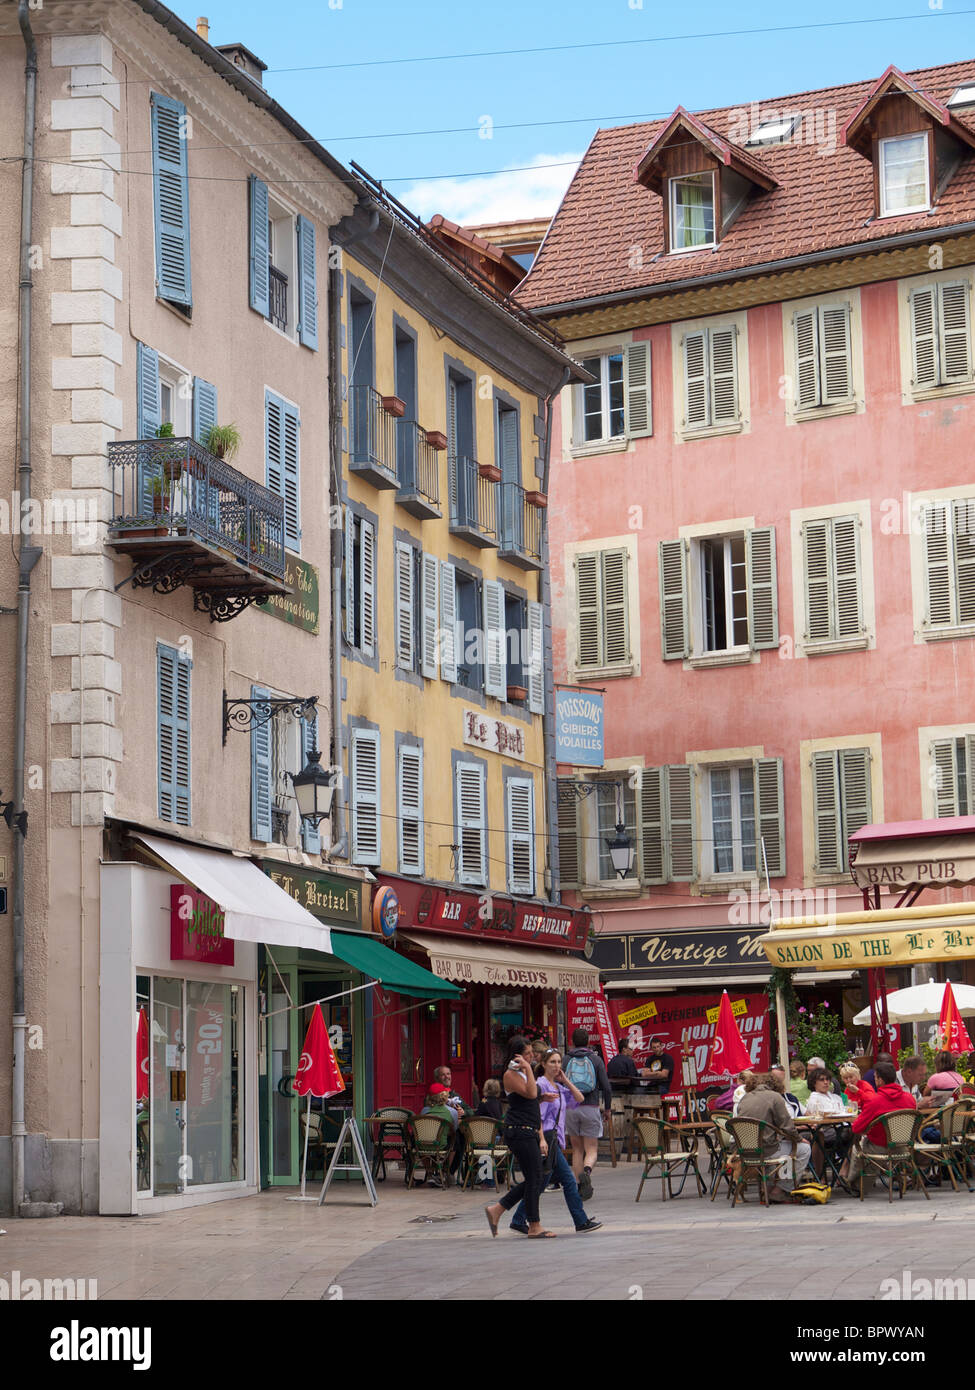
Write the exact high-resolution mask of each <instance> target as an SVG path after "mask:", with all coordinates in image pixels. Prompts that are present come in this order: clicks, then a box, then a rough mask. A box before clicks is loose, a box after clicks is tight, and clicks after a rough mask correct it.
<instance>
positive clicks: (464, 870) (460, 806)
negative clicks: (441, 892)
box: [457, 763, 486, 884]
mask: <svg viewBox="0 0 975 1390" xmlns="http://www.w3.org/2000/svg"><path fill="white" fill-rule="evenodd" d="M457 832H458V836H459V843H460V850H459V859H458V863H459V872H458V877H459V879H460V881H461V883H476V884H483V883H485V882H486V874H485V844H484V842H485V839H486V833H485V832H486V826H485V815H484V769H483V768H482V767H480V766H479V765H478V764H477V763H458V764H457Z"/></svg>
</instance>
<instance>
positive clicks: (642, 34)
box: [168, 0, 975, 223]
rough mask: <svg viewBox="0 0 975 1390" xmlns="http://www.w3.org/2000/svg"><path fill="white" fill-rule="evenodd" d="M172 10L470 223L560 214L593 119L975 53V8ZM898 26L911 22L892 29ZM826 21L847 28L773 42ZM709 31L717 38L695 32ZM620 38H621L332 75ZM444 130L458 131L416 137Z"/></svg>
mask: <svg viewBox="0 0 975 1390" xmlns="http://www.w3.org/2000/svg"><path fill="white" fill-rule="evenodd" d="M168 2H169V4H170V5H171V7H172V8H173V9H174V10H175V11H176V12H177V13H178V14H179V16H180V17H181V18H182V19H183V20H185V21H186V22H187V23H188V24H190V25H195V23H196V19H197V16H198V15H200V14H206V15H207V17H208V18H209V20H210V42H211V43H216V44H221V43H231V42H235V41H239V42H242V43H244V44H246V45H247V47H248V48H250V49H252V50H253V52H255V53H256V54H258V56H259V57H260V58H261V59H262V60H263V61H264V62H265V63H267V65H268V69H269V71H268V72H267V73H265V85H266V87H267V88H268V90H269V92H270V93H271V94H272V95H273V96H274V97H276V98H277V100H278V101H279V102H280V103H281V104H282V105H283V106H284V107H286V108H287V110H289V111H290V112H291V113H292V115H293V116H295V118H296V119H297V120H299V121H300V122H301V123H302V125H304V126H305V127H306V128H307V129H308V131H309V132H310V133H311V134H312V135H314V136H316V137H318V138H319V139H320V140H321V141H322V143H323V144H325V145H326V146H327V147H328V148H329V149H330V150H331V151H332V153H333V154H335V155H336V156H337V157H338V158H339V159H341V160H342V161H343V163H348V161H349V160H350V159H355V160H356V161H357V162H358V163H359V164H361V165H362V166H363V167H364V168H365V169H367V170H368V171H369V172H370V173H372V174H374V175H375V176H376V177H378V178H382V179H384V180H386V181H387V182H388V184H389V187H390V191H391V192H393V193H394V194H395V195H396V196H397V197H398V198H400V199H401V200H402V201H403V202H405V203H406V204H407V205H408V206H410V207H412V208H413V209H414V210H415V211H416V212H418V213H420V214H421V215H423V216H425V217H429V216H431V215H432V214H433V213H434V212H442V213H444V215H445V216H447V217H450V218H453V219H454V220H456V221H459V222H467V223H476V222H484V221H493V220H495V219H503V218H514V217H517V216H519V215H525V216H541V215H543V214H548V213H552V212H554V211H555V209H556V207H557V206H558V202H559V199H560V197H561V195H562V193H563V191H564V189H565V187H566V185H567V184H568V181H569V178H570V177H571V174H572V170H573V167H574V165H575V163H576V162H577V161H578V159H579V157H580V155H581V154H582V153H583V151H584V150H585V148H586V146H587V145H588V143H589V140H590V139H591V137H592V134H593V132H594V130H595V129H596V128H597V126H600V125H603V126H606V125H619V124H625V123H627V121H632V120H639V119H649V118H650V117H653V116H656V115H665V114H669V112H671V111H672V110H673V109H674V107H675V106H677V105H678V104H680V105H683V106H685V107H687V108H688V109H689V110H695V109H700V108H704V107H709V106H726V105H736V104H738V103H741V104H742V105H744V104H747V103H748V102H751V101H753V100H771V99H773V98H776V97H779V96H784V95H788V94H789V93H791V92H800V91H804V90H808V89H810V88H815V87H826V86H830V85H833V84H835V83H841V82H850V81H855V80H858V79H863V78H868V77H879V75H880V73H881V72H882V71H883V70H884V68H885V67H886V66H887V64H888V63H891V62H892V63H896V64H897V66H898V67H901V68H904V69H907V68H918V67H925V66H930V65H932V64H935V63H946V62H953V61H957V60H959V59H962V58H967V57H972V56H975V0H818V2H817V4H815V5H814V6H812V5H808V4H807V5H803V6H799V5H796V6H785V5H782V4H780V3H768V0H765V3H758V0H735V4H734V5H733V6H732V5H728V4H727V0H698V3H697V4H696V5H694V6H690V5H688V6H683V7H682V6H675V5H664V4H662V3H660V0H487V3H477V4H473V3H470V0H287V2H286V3H275V4H270V3H268V0H168ZM893 16H897V17H903V18H898V19H897V21H896V22H881V21H887V20H889V19H890V17H893ZM851 20H872V21H874V22H872V23H866V24H850V21H851ZM830 21H839V22H840V24H841V25H842V27H835V28H819V29H811V30H805V31H801V32H791V33H789V32H775V28H776V27H777V26H793V25H798V24H819V25H823V24H826V23H828V22H830ZM729 30H758V31H762V32H759V33H752V34H749V35H740V36H736V35H731V34H728V33H727V31H729ZM716 31H722V36H721V37H701V36H703V35H707V34H709V33H715V32H716ZM668 36H670V37H669V38H668ZM673 36H691V37H673ZM661 38H668V41H666V42H654V43H645V42H639V41H640V40H646V39H661ZM615 41H622V44H621V46H615V47H602V48H600V47H589V48H578V49H575V50H572V51H568V52H551V51H549V52H542V53H531V54H528V53H525V54H516V55H510V56H505V57H500V56H495V57H485V58H462V59H454V60H452V61H442V62H441V61H436V62H431V61H421V62H396V63H386V64H383V65H370V66H354V67H353V66H346V67H336V66H334V65H338V64H359V65H361V64H364V63H371V62H373V61H374V60H377V59H404V58H409V59H412V58H424V57H425V56H426V55H431V54H433V55H440V54H469V53H480V52H484V51H485V50H495V51H496V50H512V49H528V48H532V49H537V48H551V47H553V46H559V45H573V44H580V45H587V44H588V45H591V44H604V45H605V44H611V43H614V42H615ZM309 68H311V69H317V70H307V69H309ZM288 69H306V70H304V71H288ZM549 122H558V124H547V123H549ZM531 123H546V124H534V125H533V124H531ZM507 125H514V126H517V127H518V128H516V129H504V128H503V127H505V126H507ZM444 128H449V129H451V130H454V131H456V133H452V134H416V133H412V132H427V131H442V130H444ZM458 128H459V129H458ZM526 166H527V168H526ZM547 166H553V167H547ZM523 168H526V172H521V173H513V172H507V171H511V170H517V169H523ZM444 176H449V177H444Z"/></svg>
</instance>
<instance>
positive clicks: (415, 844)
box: [396, 744, 424, 874]
mask: <svg viewBox="0 0 975 1390" xmlns="http://www.w3.org/2000/svg"><path fill="white" fill-rule="evenodd" d="M397 772H398V777H397V783H398V786H397V795H398V799H399V805H398V806H397V808H396V825H397V832H398V841H399V843H398V849H399V869H400V873H402V874H422V873H423V858H424V855H423V749H422V748H417V747H412V746H410V745H408V744H403V745H402V746H401V748H400V750H399V768H398V769H397Z"/></svg>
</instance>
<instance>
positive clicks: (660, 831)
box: [639, 767, 667, 883]
mask: <svg viewBox="0 0 975 1390" xmlns="http://www.w3.org/2000/svg"><path fill="white" fill-rule="evenodd" d="M665 775H666V771H665V769H664V768H662V767H644V768H641V770H640V800H639V807H640V882H641V883H665V882H666V879H667V875H666V863H667V854H666V847H665V844H664V832H665V825H666V819H667V815H666V805H665V802H666V785H665V782H664V778H665Z"/></svg>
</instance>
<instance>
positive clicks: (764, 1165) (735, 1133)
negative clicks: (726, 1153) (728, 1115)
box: [724, 1116, 798, 1207]
mask: <svg viewBox="0 0 975 1390" xmlns="http://www.w3.org/2000/svg"><path fill="white" fill-rule="evenodd" d="M724 1123H725V1126H726V1128H727V1130H728V1133H729V1134H730V1135H731V1139H732V1143H733V1144H734V1152H733V1154H732V1160H731V1161H732V1173H731V1205H732V1207H735V1206H737V1205H738V1198H739V1197H741V1199H742V1201H744V1200H745V1191H746V1189H747V1187H748V1184H749V1183H750V1182H751V1181H752V1179H754V1180H755V1181H756V1182H757V1183H758V1196H759V1201H760V1202H763V1203H764V1204H765V1206H768V1204H769V1202H768V1180H769V1178H770V1177H772V1178H778V1176H779V1172H780V1170H781V1169H782V1167H783V1166H784V1165H785V1164H786V1163H790V1162H791V1161H792V1159H793V1158H794V1157H795V1152H796V1146H797V1143H798V1141H797V1139H796V1136H795V1135H794V1134H787V1133H786V1132H785V1130H784V1129H779V1127H778V1125H773V1124H772V1123H771V1122H770V1121H768V1120H750V1119H746V1118H743V1117H741V1116H739V1117H738V1118H737V1119H732V1120H725V1122H724ZM767 1130H768V1131H771V1133H772V1134H777V1135H778V1136H779V1138H781V1139H788V1140H790V1141H791V1143H792V1154H791V1155H790V1154H781V1155H775V1154H769V1153H767V1152H766V1149H765V1142H764V1141H765V1133H766V1131H767Z"/></svg>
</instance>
